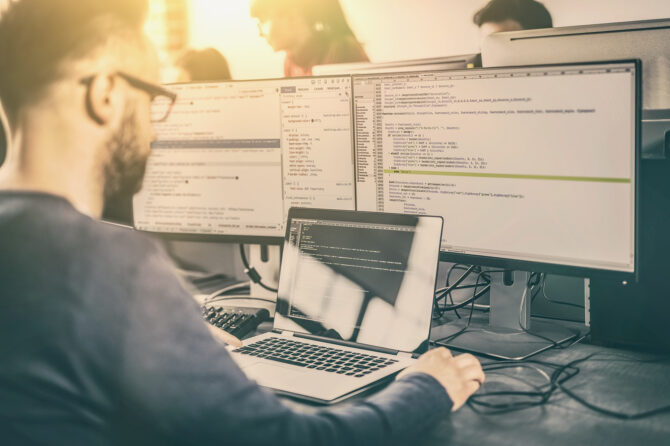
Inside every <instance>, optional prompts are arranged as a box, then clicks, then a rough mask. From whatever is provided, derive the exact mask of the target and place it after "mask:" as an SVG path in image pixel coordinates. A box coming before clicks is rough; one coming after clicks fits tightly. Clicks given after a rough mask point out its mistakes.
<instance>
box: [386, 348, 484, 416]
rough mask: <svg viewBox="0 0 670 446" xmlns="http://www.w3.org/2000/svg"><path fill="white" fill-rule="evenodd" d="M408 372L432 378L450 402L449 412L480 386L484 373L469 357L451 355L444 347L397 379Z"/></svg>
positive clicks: (404, 371)
mask: <svg viewBox="0 0 670 446" xmlns="http://www.w3.org/2000/svg"><path fill="white" fill-rule="evenodd" d="M412 373H425V374H427V375H430V376H432V377H433V378H435V379H436V380H437V381H438V382H439V383H440V384H442V387H444V389H445V390H446V391H447V394H448V395H449V397H450V398H451V401H453V403H454V406H453V407H452V411H453V410H457V409H459V408H460V407H461V406H462V405H463V404H465V402H466V401H467V400H468V398H470V395H472V394H473V393H475V392H476V391H477V390H479V388H480V387H481V385H482V384H483V383H484V379H485V376H484V371H483V370H482V366H481V364H480V363H479V360H478V359H477V358H475V357H474V356H472V355H469V354H464V355H459V356H452V354H451V352H450V351H449V350H447V349H446V348H444V347H440V348H436V349H434V350H430V351H428V352H426V353H424V354H423V355H421V356H420V357H419V359H418V360H417V361H416V362H415V363H414V364H412V365H411V366H410V367H407V368H406V369H405V370H403V371H402V372H400V374H398V379H402V378H403V377H404V376H407V375H410V374H412Z"/></svg>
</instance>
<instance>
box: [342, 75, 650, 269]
mask: <svg viewBox="0 0 670 446" xmlns="http://www.w3.org/2000/svg"><path fill="white" fill-rule="evenodd" d="M637 74H638V66H637V65H636V63H635V62H622V63H606V64H582V65H555V66H531V67H520V68H489V69H475V70H467V71H437V72H419V73H397V74H379V75H356V76H354V77H353V79H354V81H353V82H354V109H355V122H356V134H355V141H356V149H357V150H356V161H357V169H356V188H357V203H358V208H359V209H360V210H375V211H388V212H400V213H415V214H438V215H442V216H443V217H444V219H445V228H444V233H443V240H442V250H443V256H444V257H445V258H449V259H453V260H456V261H467V262H468V263H477V262H479V263H490V264H493V265H494V266H503V267H511V268H514V269H518V268H526V269H530V270H533V271H535V270H542V271H544V270H554V271H561V272H566V273H572V274H575V275H581V276H589V275H591V274H613V275H617V276H622V277H625V276H632V275H634V273H635V272H636V268H635V266H636V249H635V248H636V243H635V242H636V232H637V227H636V208H637V188H636V184H637V151H636V148H637V144H636V138H637V132H636V122H637V121H636V117H637V115H636V113H637V102H636V98H637V96H636V91H637V79H638V77H637ZM576 197H579V199H578V200H577V199H575V198H576Z"/></svg>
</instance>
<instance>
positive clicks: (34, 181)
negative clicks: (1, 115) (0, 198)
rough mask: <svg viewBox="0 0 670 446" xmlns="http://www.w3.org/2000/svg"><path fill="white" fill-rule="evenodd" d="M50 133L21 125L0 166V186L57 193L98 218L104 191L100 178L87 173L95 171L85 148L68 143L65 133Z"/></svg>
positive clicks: (84, 211)
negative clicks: (9, 150) (2, 164)
mask: <svg viewBox="0 0 670 446" xmlns="http://www.w3.org/2000/svg"><path fill="white" fill-rule="evenodd" d="M47 127H48V125H47ZM27 135H30V136H27ZM51 135H53V136H51ZM51 135H50V134H49V132H48V131H47V132H44V131H42V129H39V130H36V129H34V127H33V126H31V125H29V124H26V125H23V126H21V127H20V129H19V130H18V131H17V133H16V134H15V138H14V140H13V144H12V150H11V152H10V153H9V156H8V159H7V163H6V165H5V166H3V168H2V169H0V189H9V190H27V191H35V192H44V193H48V194H51V195H57V196H60V197H63V198H65V199H66V200H68V201H69V202H70V203H71V204H72V205H73V206H74V207H75V208H76V209H77V210H78V211H79V212H81V213H83V214H85V215H88V216H90V217H93V218H100V216H101V215H102V208H103V200H102V196H103V193H102V189H101V185H100V179H99V178H93V177H92V176H93V174H92V173H90V172H95V171H96V170H95V169H92V168H91V167H90V166H91V164H92V163H93V158H92V156H91V155H88V156H87V155H86V151H85V150H77V148H76V147H72V146H67V144H68V143H67V140H68V138H67V136H66V135H54V134H53V133H52V134H51ZM61 144H62V145H61ZM71 144H72V142H71ZM74 144H76V142H75V143H74ZM91 152H93V150H92V149H90V151H89V153H91Z"/></svg>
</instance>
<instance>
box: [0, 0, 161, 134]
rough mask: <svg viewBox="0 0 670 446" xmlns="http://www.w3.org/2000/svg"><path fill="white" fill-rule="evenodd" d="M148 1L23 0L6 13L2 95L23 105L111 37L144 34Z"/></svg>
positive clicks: (1, 38) (10, 108)
mask: <svg viewBox="0 0 670 446" xmlns="http://www.w3.org/2000/svg"><path fill="white" fill-rule="evenodd" d="M147 8H148V4H147V0H20V1H18V2H15V3H12V5H11V6H10V7H9V8H8V9H7V10H6V11H5V12H4V13H3V14H2V16H0V66H1V67H2V69H0V99H1V100H2V103H3V105H4V107H5V112H6V114H7V118H8V120H9V121H10V125H11V123H12V122H13V121H14V120H15V119H16V116H17V113H18V111H19V109H20V108H21V107H22V106H24V105H25V104H27V103H28V102H30V101H32V100H34V99H35V98H36V97H39V95H40V93H41V92H42V91H43V90H44V88H45V87H47V86H48V85H49V84H51V83H52V82H54V81H55V80H57V79H59V78H60V77H61V76H62V75H63V72H64V69H65V62H67V61H73V60H78V59H83V58H85V57H86V56H88V55H89V54H91V53H92V51H93V50H95V49H97V48H99V47H101V46H102V45H104V44H105V43H107V42H108V41H109V39H110V37H121V36H123V37H126V36H127V37H129V38H131V37H132V38H138V39H139V37H140V35H141V32H142V26H143V24H144V21H145V18H146V13H147Z"/></svg>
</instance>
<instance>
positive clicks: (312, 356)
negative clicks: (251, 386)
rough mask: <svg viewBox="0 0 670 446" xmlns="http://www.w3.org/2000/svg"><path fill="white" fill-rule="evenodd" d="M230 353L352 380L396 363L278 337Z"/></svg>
mask: <svg viewBox="0 0 670 446" xmlns="http://www.w3.org/2000/svg"><path fill="white" fill-rule="evenodd" d="M233 352H236V353H241V354H243V355H251V356H256V357H258V358H265V359H269V360H271V361H277V362H282V363H285V364H291V365H295V366H298V367H306V368H308V369H316V370H323V371H324V372H332V373H337V374H340V375H348V376H354V377H356V378H361V377H363V376H365V375H367V374H369V373H372V372H375V371H377V370H379V369H382V368H384V367H386V366H389V365H391V364H393V363H395V362H398V361H397V360H396V359H390V358H382V357H379V356H375V355H368V354H365V353H356V352H352V351H349V350H342V349H337V348H332V347H324V346H322V345H317V344H310V343H307V342H300V341H293V340H288V339H283V338H279V337H271V338H266V339H263V340H260V341H258V342H254V343H253V344H250V345H247V346H244V347H241V348H238V349H235V350H233Z"/></svg>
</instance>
